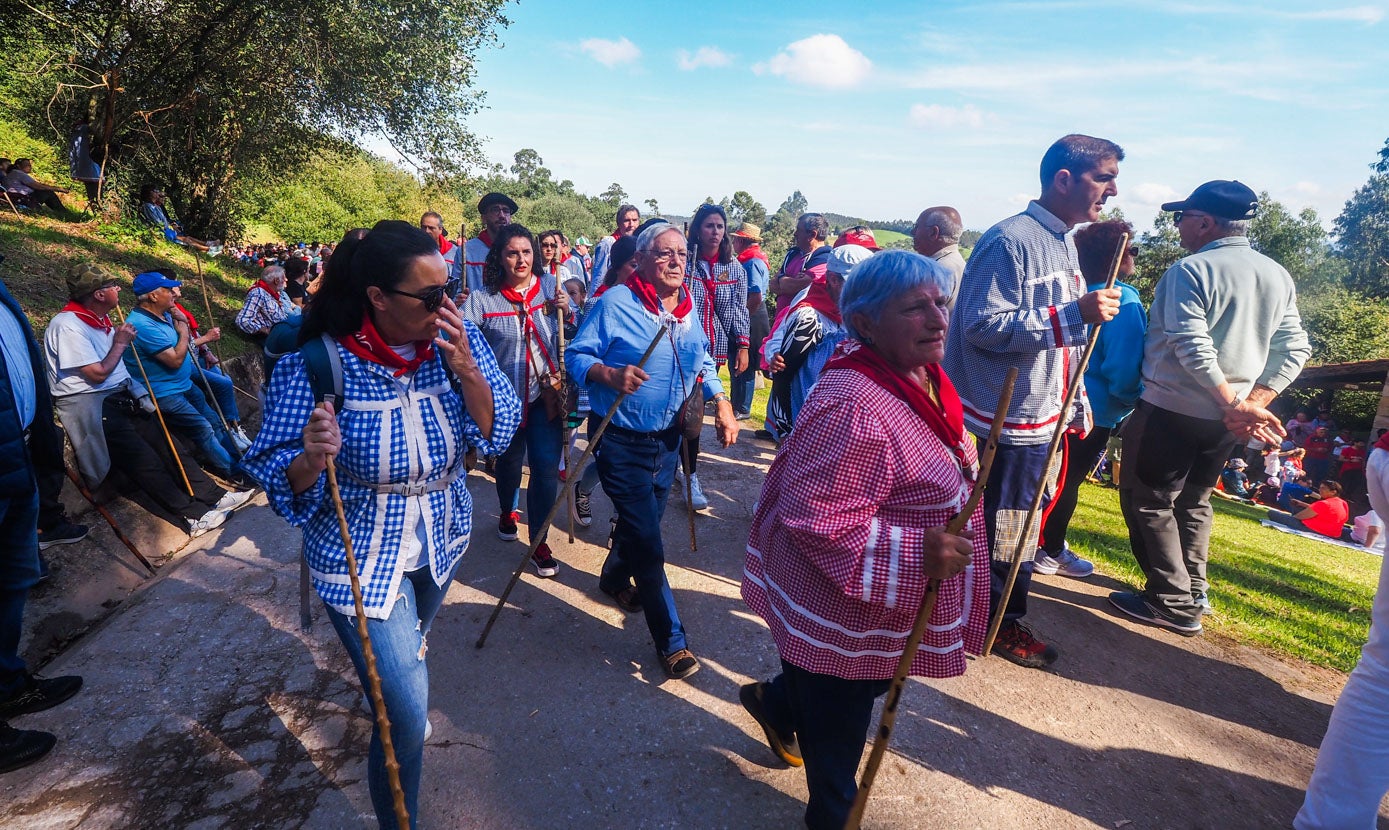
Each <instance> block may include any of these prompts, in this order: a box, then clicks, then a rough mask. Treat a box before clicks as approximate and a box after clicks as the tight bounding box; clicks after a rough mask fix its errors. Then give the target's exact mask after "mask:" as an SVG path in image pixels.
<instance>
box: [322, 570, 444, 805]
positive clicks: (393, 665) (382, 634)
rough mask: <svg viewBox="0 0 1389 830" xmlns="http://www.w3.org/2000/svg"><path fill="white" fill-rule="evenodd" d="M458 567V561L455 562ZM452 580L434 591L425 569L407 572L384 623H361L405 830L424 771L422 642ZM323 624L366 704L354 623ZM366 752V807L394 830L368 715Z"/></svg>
mask: <svg viewBox="0 0 1389 830" xmlns="http://www.w3.org/2000/svg"><path fill="white" fill-rule="evenodd" d="M460 561H462V560H460ZM452 581H453V576H452V574H450V575H449V579H448V580H446V581H445V582H444V587H443V588H440V587H439V586H437V585H435V584H434V577H432V576H430V573H429V567H428V566H426V567H423V568H420V569H418V570H414V571H410V572H409V573H407V574H405V579H402V580H401V581H400V596H399V597H397V598H396V602H395V606H394V607H392V608H391V616H390V617H389V618H387V619H384V620H376V619H371V618H367V634H368V636H370V637H371V649H372V653H374V654H375V655H376V670H377V673H378V674H380V676H381V697H382V698H383V699H384V700H385V702H386V714H387V716H388V717H389V718H390V721H391V744H392V746H393V747H394V749H395V757H396V761H397V762H398V763H399V764H400V786H401V788H402V789H404V790H405V807H406V809H407V810H409V812H410V827H411V828H412V830H413V828H414V826H415V822H416V821H417V820H418V819H417V816H418V813H419V810H418V808H419V795H420V770H421V767H423V766H424V727H425V721H426V720H427V719H428V717H429V668H428V666H426V665H425V661H424V654H425V636H426V635H427V634H428V633H429V626H430V624H431V623H433V622H434V615H435V614H437V613H438V612H439V606H440V605H442V604H443V602H444V594H445V593H447V589H448V586H449V584H450V583H451V582H452ZM328 619H329V621H330V622H332V623H333V630H334V631H336V632H337V633H338V639H340V640H342V644H343V645H344V646H345V647H346V648H347V655H348V656H349V657H351V658H352V665H353V667H355V668H356V669H357V679H358V680H359V681H361V684H362V689H364V690H366V691H367V692H368V695H367V697H368V699H370V689H371V686H370V685H369V684H370V681H368V680H367V673H366V661H365V659H364V658H363V657H362V641H361V639H360V638H358V636H357V620H356V618H355V617H349V616H347V615H345V614H341V613H339V612H338V611H336V610H334V609H333V608H331V607H329V608H328ZM372 717H373V720H372V728H371V750H370V752H369V754H368V755H367V784H368V786H369V788H370V790H371V806H372V807H373V808H374V809H375V810H376V821H377V822H378V823H379V824H380V825H381V828H382V830H399V829H398V827H397V825H396V821H395V806H394V805H395V801H394V799H392V797H391V787H390V781H389V778H388V777H387V775H386V751H385V750H384V749H383V748H382V747H381V735H380V733H379V731H378V730H377V728H376V721H375V714H374V713H373V715H372Z"/></svg>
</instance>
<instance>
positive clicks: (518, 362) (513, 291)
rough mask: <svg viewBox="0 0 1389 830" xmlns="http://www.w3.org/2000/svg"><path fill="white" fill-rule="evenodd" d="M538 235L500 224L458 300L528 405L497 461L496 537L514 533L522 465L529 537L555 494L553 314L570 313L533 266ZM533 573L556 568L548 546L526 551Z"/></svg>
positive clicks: (557, 425) (557, 427)
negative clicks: (472, 282)
mask: <svg viewBox="0 0 1389 830" xmlns="http://www.w3.org/2000/svg"><path fill="white" fill-rule="evenodd" d="M538 262H539V258H538V256H537V251H536V246H535V237H533V236H531V232H530V231H529V230H528V229H527V228H526V227H525V226H524V225H515V224H512V225H505V226H503V227H502V229H501V230H500V231H498V232H497V238H496V239H495V240H493V242H492V247H491V248H490V249H489V250H488V251H487V258H486V260H485V261H484V262H483V265H482V283H483V288H482V290H481V291H473V292H472V293H470V294H469V295H468V300H467V302H465V303H464V304H463V317H464V318H465V319H468V320H471V321H472V322H473V324H475V325H476V326H477V327H478V329H479V330H481V331H482V336H483V337H485V338H487V343H488V345H490V346H491V347H492V351H493V352H494V353H495V354H496V355H497V363H498V365H500V366H501V367H502V371H503V372H505V373H506V376H507V379H508V380H510V381H511V386H512V388H513V389H515V390H516V394H517V395H518V396H519V397H520V399H521V400H522V402H523V403H524V404H525V406H524V411H523V414H522V416H521V428H520V430H519V431H518V433H517V435H516V440H514V441H512V442H511V446H510V447H508V448H507V450H506V452H505V453H503V454H502V455H501V457H500V458H498V459H497V467H496V482H497V501H498V504H499V506H500V508H501V518H500V519H499V520H498V522H497V535H498V536H499V537H501V538H502V539H503V540H504V541H508V542H509V541H513V540H515V539H516V538H517V537H518V535H519V534H518V532H517V524H518V521H519V519H520V514H519V513H518V512H517V507H518V506H519V505H520V498H521V465H522V463H523V462H528V463H529V465H530V482H529V483H528V484H527V485H526V524H527V528H528V530H529V531H530V539H531V540H532V541H534V540H535V539H536V538H540V539H544V538H545V535H546V533H547V531H548V528H545V527H542V526H541V523H542V522H544V521H545V517H546V516H548V515H550V508H552V507H554V505H555V499H556V497H557V495H558V493H559V456H560V452H561V450H562V448H563V441H564V416H565V414H566V412H565V407H564V393H563V391H562V388H561V387H560V386H559V370H560V361H561V360H563V356H562V355H561V354H560V352H559V335H558V332H559V325H558V321H557V318H556V314H557V313H560V312H562V313H564V314H565V315H566V316H567V315H568V313H569V297H568V295H566V294H564V293H563V292H559V291H558V290H557V289H558V286H556V285H555V281H554V280H553V279H544V278H543V276H542V272H541V269H540V267H539V266H538V265H537V263H538ZM531 562H532V564H533V565H535V570H536V573H538V574H539V575H540V576H543V577H552V576H555V575H556V574H558V573H559V562H557V561H555V557H554V555H553V554H552V553H551V552H550V546H549V545H548V544H545V543H544V542H541V543H540V545H539V546H538V547H536V549H535V553H534V554H532V556H531Z"/></svg>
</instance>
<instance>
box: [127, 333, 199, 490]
mask: <svg viewBox="0 0 1389 830" xmlns="http://www.w3.org/2000/svg"><path fill="white" fill-rule="evenodd" d="M113 310H114V311H115V312H116V319H117V320H118V321H119V322H120V324H121V325H125V315H124V314H122V313H121V307H120V306H116V307H115V309H113ZM189 342H190V343H191V342H192V337H191V336H190V337H189ZM130 353H131V354H133V355H135V366H136V367H137V368H139V370H140V378H141V380H143V381H144V382H145V391H147V392H149V393H150V402H151V403H153V404H154V414H155V415H156V416H158V417H159V427H160V429H162V430H164V440H166V441H168V442H169V452H170V453H171V454H172V455H173V456H174V463H175V464H177V465H178V474H179V476H181V477H182V478H183V486H184V488H185V489H186V490H187V491H188V495H190V496H192V497H193V498H197V495H196V494H194V492H193V485H192V484H191V483H189V481H188V472H187V471H186V470H184V469H183V459H182V458H180V457H179V454H178V447H176V446H174V436H173V435H171V434H169V425H168V424H166V423H164V410H162V409H160V408H159V398H158V397H156V396H155V394H154V387H153V386H150V378H149V375H147V374H145V364H144V362H143V361H141V360H140V350H139V349H137V348H136V347H135V344H134V343H133V342H132V343H131V344H130Z"/></svg>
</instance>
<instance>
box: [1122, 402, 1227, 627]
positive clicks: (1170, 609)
mask: <svg viewBox="0 0 1389 830" xmlns="http://www.w3.org/2000/svg"><path fill="white" fill-rule="evenodd" d="M1122 434H1123V436H1124V465H1123V471H1122V473H1121V474H1120V475H1121V478H1120V481H1119V506H1120V508H1121V509H1122V510H1123V512H1124V521H1125V522H1126V523H1127V524H1128V526H1129V544H1130V546H1132V548H1133V555H1134V558H1135V559H1137V560H1138V566H1139V567H1140V568H1142V569H1143V573H1144V574H1145V575H1146V576H1147V585H1146V586H1145V588H1144V590H1143V597H1144V599H1146V600H1148V602H1149V603H1151V604H1152V605H1154V606H1156V607H1158V608H1161V609H1162V610H1163V611H1165V612H1166V613H1168V614H1169V615H1171V616H1173V617H1177V618H1179V619H1185V620H1191V621H1197V620H1199V619H1200V615H1201V611H1200V608H1198V607H1197V605H1196V602H1195V600H1193V599H1192V593H1193V592H1195V593H1202V594H1204V593H1206V592H1207V588H1208V583H1207V581H1206V560H1207V559H1208V558H1209V557H1210V539H1211V515H1212V510H1211V490H1213V489H1215V483H1216V482H1217V481H1219V480H1220V471H1221V470H1222V469H1224V467H1225V461H1226V459H1228V458H1229V457H1230V451H1231V450H1233V449H1234V448H1235V444H1236V443H1237V442H1238V439H1236V438H1235V436H1234V434H1233V433H1231V432H1230V431H1229V430H1228V429H1226V428H1225V422H1224V421H1221V420H1212V419H1208V418H1193V417H1191V416H1190V415H1182V414H1180V413H1178V412H1172V411H1171V410H1167V409H1162V408H1160V407H1156V406H1153V405H1152V404H1150V403H1148V402H1147V401H1140V402H1139V404H1138V408H1137V409H1136V410H1134V413H1133V415H1131V416H1130V417H1129V419H1128V421H1126V422H1125V423H1124V427H1123V430H1122Z"/></svg>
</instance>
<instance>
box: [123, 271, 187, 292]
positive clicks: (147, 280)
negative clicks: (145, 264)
mask: <svg viewBox="0 0 1389 830" xmlns="http://www.w3.org/2000/svg"><path fill="white" fill-rule="evenodd" d="M180 285H183V283H181V282H179V281H178V280H171V279H169V278H168V277H166V276H164V275H163V274H161V273H159V272H158V271H146V272H145V273H143V274H136V275H135V281H134V282H133V283H131V285H130V290H131V291H132V292H133V293H134V294H135V296H137V297H138V296H140V295H141V294H148V293H150V292H151V291H153V290H155V289H156V288H178V287H179V286H180Z"/></svg>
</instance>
